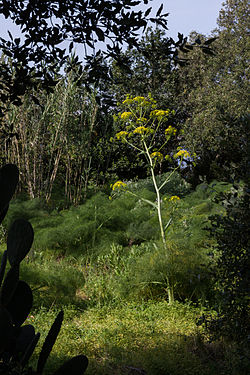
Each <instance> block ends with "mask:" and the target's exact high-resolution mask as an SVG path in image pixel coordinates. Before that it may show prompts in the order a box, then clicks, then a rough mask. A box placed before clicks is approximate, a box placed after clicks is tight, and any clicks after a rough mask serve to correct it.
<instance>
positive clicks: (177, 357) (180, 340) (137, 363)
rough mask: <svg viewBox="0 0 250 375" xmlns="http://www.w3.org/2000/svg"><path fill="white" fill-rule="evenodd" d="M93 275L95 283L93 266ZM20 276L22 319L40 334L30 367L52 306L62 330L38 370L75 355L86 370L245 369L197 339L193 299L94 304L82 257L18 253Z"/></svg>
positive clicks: (99, 373) (162, 374)
mask: <svg viewBox="0 0 250 375" xmlns="http://www.w3.org/2000/svg"><path fill="white" fill-rule="evenodd" d="M1 250H4V245H2V248H1ZM108 259H109V260H110V258H108ZM111 259H112V258H111ZM92 276H93V275H92ZM94 276H95V280H96V283H97V284H98V278H100V279H102V277H103V275H102V272H101V270H99V273H98V272H97V273H95V274H94ZM21 279H23V280H26V281H28V282H29V283H30V285H31V287H32V289H33V295H34V306H33V309H32V311H31V313H30V315H29V317H28V319H27V320H26V322H25V324H33V325H34V327H35V330H36V332H40V333H41V338H40V340H39V344H38V346H37V348H36V350H35V353H34V354H33V357H32V362H31V363H30V365H32V366H33V368H35V367H36V363H37V359H38V355H39V353H40V350H41V347H42V344H43V342H44V339H45V337H46V335H47V333H48V331H49V329H50V327H51V325H52V323H53V321H54V319H55V317H56V315H57V313H58V312H59V311H60V310H61V309H63V310H64V321H63V325H62V329H61V331H60V334H59V336H58V339H57V341H56V343H55V345H54V347H53V351H52V353H51V355H50V357H49V360H48V362H47V364H46V368H45V372H44V375H50V374H52V373H53V371H54V370H55V369H57V368H58V367H59V366H60V364H62V363H63V362H64V361H65V360H67V359H69V358H71V357H72V356H74V355H79V354H85V355H86V356H87V357H88V359H89V367H88V369H87V372H86V374H87V375H131V374H146V375H168V374H171V375H179V374H184V375H185V374H186V375H189V374H190V375H191V374H192V375H195V374H197V375H198V374H199V375H200V374H201V375H217V374H218V373H219V374H221V375H227V374H229V373H230V374H232V375H238V374H242V375H244V374H247V372H244V368H243V370H241V371H240V372H237V371H238V368H239V367H238V364H239V363H240V362H239V361H238V360H233V361H232V353H233V351H232V350H231V349H230V347H227V348H226V349H225V348H224V347H223V346H222V345H221V343H219V344H216V345H215V344H209V343H208V342H206V340H204V337H203V336H202V328H201V327H197V325H196V321H197V318H199V317H200V316H201V314H202V313H203V312H204V309H203V308H202V307H201V306H199V307H197V306H195V305H193V304H191V303H190V302H188V301H186V302H185V303H180V302H175V303H174V304H173V305H171V306H170V305H169V304H168V303H167V302H166V301H165V300H164V299H163V298H162V299H158V300H157V299H155V300H148V301H143V300H141V301H139V300H138V299H137V300H135V301H133V300H129V299H126V296H123V298H120V299H119V300H118V299H117V300H113V301H110V302H109V303H108V302H107V300H106V299H103V301H102V303H100V301H99V303H97V302H98V301H96V303H94V301H93V299H89V298H88V296H86V294H85V291H86V289H85V287H86V283H88V279H87V278H86V270H85V269H84V266H83V263H81V262H79V261H78V260H77V259H75V258H73V257H71V258H70V257H69V258H68V257H67V258H58V257H56V256H53V255H48V254H47V253H44V254H42V255H41V254H40V255H38V254H33V255H31V257H30V258H27V259H25V260H24V261H23V262H22V264H21ZM89 282H91V283H93V278H91V280H90V281H89ZM229 354H230V355H231V358H230V359H229ZM227 355H228V358H227ZM233 358H235V356H234V357H233ZM229 368H230V370H229Z"/></svg>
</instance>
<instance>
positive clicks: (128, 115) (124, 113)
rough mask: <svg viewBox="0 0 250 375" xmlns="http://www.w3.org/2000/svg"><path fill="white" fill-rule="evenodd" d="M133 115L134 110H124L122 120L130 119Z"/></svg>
mask: <svg viewBox="0 0 250 375" xmlns="http://www.w3.org/2000/svg"><path fill="white" fill-rule="evenodd" d="M131 116H132V112H123V113H122V114H121V119H122V120H128V119H129V118H130V117H131Z"/></svg>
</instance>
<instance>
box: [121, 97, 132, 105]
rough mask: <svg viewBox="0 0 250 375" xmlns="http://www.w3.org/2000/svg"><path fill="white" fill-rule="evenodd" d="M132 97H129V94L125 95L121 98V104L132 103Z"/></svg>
mask: <svg viewBox="0 0 250 375" xmlns="http://www.w3.org/2000/svg"><path fill="white" fill-rule="evenodd" d="M132 103H133V99H132V98H131V97H130V95H127V97H126V99H125V100H123V102H122V104H132Z"/></svg>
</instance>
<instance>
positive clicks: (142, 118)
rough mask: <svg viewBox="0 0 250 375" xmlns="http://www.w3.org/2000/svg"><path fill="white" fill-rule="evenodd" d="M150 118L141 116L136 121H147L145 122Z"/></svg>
mask: <svg viewBox="0 0 250 375" xmlns="http://www.w3.org/2000/svg"><path fill="white" fill-rule="evenodd" d="M147 121H148V120H147V119H146V118H145V117H139V118H138V119H137V120H136V122H137V123H145V122H147Z"/></svg>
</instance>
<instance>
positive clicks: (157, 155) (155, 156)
mask: <svg viewBox="0 0 250 375" xmlns="http://www.w3.org/2000/svg"><path fill="white" fill-rule="evenodd" d="M150 156H151V158H152V159H157V160H158V161H162V159H163V155H162V153H161V152H159V151H155V152H153V153H152V154H151V155H150Z"/></svg>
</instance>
